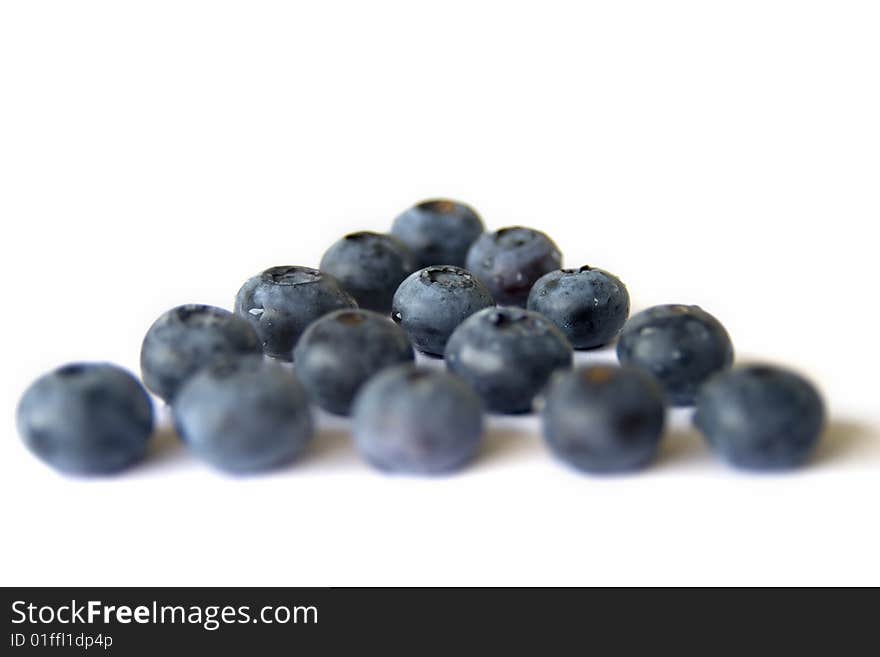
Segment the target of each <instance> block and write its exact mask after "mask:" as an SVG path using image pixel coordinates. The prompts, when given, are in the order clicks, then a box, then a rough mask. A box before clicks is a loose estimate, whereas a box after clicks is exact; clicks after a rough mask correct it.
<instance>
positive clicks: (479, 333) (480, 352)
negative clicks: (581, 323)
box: [444, 307, 572, 413]
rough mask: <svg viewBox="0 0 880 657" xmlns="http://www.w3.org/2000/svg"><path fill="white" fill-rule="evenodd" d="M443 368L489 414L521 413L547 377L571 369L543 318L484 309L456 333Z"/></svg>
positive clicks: (567, 353) (558, 337)
mask: <svg viewBox="0 0 880 657" xmlns="http://www.w3.org/2000/svg"><path fill="white" fill-rule="evenodd" d="M444 357H445V358H446V366H447V367H448V368H449V370H450V371H452V372H453V373H454V374H457V375H458V376H460V377H462V378H463V379H464V380H465V381H467V382H468V383H469V384H470V385H471V386H472V387H473V388H474V390H476V391H477V393H479V395H480V396H481V397H482V398H483V401H484V402H485V404H486V407H487V408H488V409H489V410H492V411H496V412H499V413H524V412H528V411H531V410H532V401H533V400H534V398H535V395H537V394H538V392H540V391H541V389H542V388H543V387H544V385H545V384H546V383H547V381H548V379H549V378H550V375H551V374H552V373H553V372H554V371H556V370H558V369H561V368H567V367H571V363H572V349H571V345H570V344H569V343H568V340H566V339H565V336H564V335H563V334H562V332H561V331H560V330H559V329H558V328H556V326H555V325H554V324H553V323H552V322H551V321H550V320H549V319H547V318H546V317H544V316H543V315H539V314H538V313H534V312H531V311H529V310H524V309H522V308H512V307H499V308H487V309H485V310H481V311H480V312H478V313H476V314H474V315H471V316H470V317H469V318H467V319H466V320H465V321H464V322H462V324H461V325H460V326H459V327H458V328H457V329H455V331H454V332H453V334H452V336H451V337H450V338H449V342H448V343H447V344H446V351H445V353H444Z"/></svg>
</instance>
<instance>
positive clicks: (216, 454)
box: [171, 356, 313, 473]
mask: <svg viewBox="0 0 880 657" xmlns="http://www.w3.org/2000/svg"><path fill="white" fill-rule="evenodd" d="M171 409H172V415H173V417H174V425H175V427H176V428H177V432H178V433H179V434H180V437H181V438H182V440H183V442H184V443H185V444H186V446H187V447H188V448H189V449H190V450H191V451H192V452H193V453H194V454H195V455H196V456H197V457H199V458H200V459H202V460H204V461H206V462H207V463H209V464H210V465H212V466H214V467H215V468H218V469H220V470H223V471H226V472H230V473H252V472H261V471H264V470H271V469H274V468H278V467H280V466H282V465H285V464H287V463H290V462H291V461H293V460H294V459H296V458H297V457H298V456H299V455H300V454H301V453H302V452H303V451H304V450H305V448H306V447H307V445H308V444H309V442H310V441H311V439H312V434H313V423H312V413H311V409H310V408H309V403H308V398H307V396H306V392H305V390H304V389H303V387H302V385H301V384H300V382H299V381H298V380H297V379H296V377H295V376H294V375H293V373H292V372H290V371H289V370H288V369H286V368H285V367H284V366H283V365H281V364H280V363H277V362H274V361H270V360H265V359H264V358H263V357H262V356H242V357H239V358H232V359H229V360H227V361H225V362H223V363H219V364H215V365H213V366H211V367H208V368H206V369H203V370H202V371H200V372H199V373H198V374H196V375H195V376H193V377H192V378H191V379H190V380H189V381H188V382H187V383H186V385H185V386H184V387H183V389H182V390H181V391H180V393H179V394H178V396H177V398H176V399H175V400H174V404H173V405H172V407H171Z"/></svg>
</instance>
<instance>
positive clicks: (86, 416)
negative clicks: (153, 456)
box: [16, 363, 153, 474]
mask: <svg viewBox="0 0 880 657" xmlns="http://www.w3.org/2000/svg"><path fill="white" fill-rule="evenodd" d="M16 421H17V424H18V431H19V433H20V434H21V437H22V439H23V440H24V443H25V445H27V447H28V449H30V450H31V452H33V453H34V454H35V455H36V456H37V457H39V458H40V459H41V460H43V461H45V462H46V463H48V464H49V465H51V466H52V467H53V468H55V469H57V470H60V471H62V472H67V473H71V474H109V473H113V472H117V471H119V470H122V469H124V468H126V467H128V466H130V465H132V464H134V463H135V462H137V461H140V460H141V459H142V458H143V457H144V455H145V453H146V450H147V443H148V441H149V438H150V436H151V435H152V433H153V407H152V404H151V403H150V397H149V395H147V391H146V390H144V388H143V386H141V384H140V382H139V381H138V380H137V379H136V378H135V377H134V376H132V375H131V374H130V373H129V372H127V371H126V370H124V369H122V368H120V367H117V366H116V365H111V364H109V363H73V364H70V365H65V366H64V367H60V368H58V369H57V370H54V371H52V372H49V373H48V374H45V375H43V376H41V377H40V378H39V379H37V380H36V381H35V382H34V383H33V384H31V386H30V387H29V388H28V389H27V390H26V391H25V393H24V395H23V396H22V398H21V401H20V402H19V405H18V410H17V413H16Z"/></svg>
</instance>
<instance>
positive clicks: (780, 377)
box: [694, 365, 825, 470]
mask: <svg viewBox="0 0 880 657" xmlns="http://www.w3.org/2000/svg"><path fill="white" fill-rule="evenodd" d="M696 406H697V409H696V413H695V414H694V424H695V425H696V426H697V428H698V429H699V430H700V431H701V432H702V433H703V435H704V436H705V437H706V440H707V441H708V443H709V444H710V445H711V446H712V448H713V449H714V450H715V451H716V452H717V453H718V454H720V455H721V456H722V458H724V459H725V460H727V461H728V462H730V463H731V464H733V465H735V466H737V467H741V468H747V469H753V470H775V469H784V468H792V467H795V466H798V465H801V464H802V463H804V462H805V461H806V460H807V459H808V458H809V456H810V454H812V452H813V450H814V448H815V446H816V444H817V443H818V441H819V437H820V435H821V433H822V429H823V427H824V424H825V406H824V403H823V402H822V398H821V397H820V396H819V393H818V392H817V391H816V388H815V387H814V386H813V384H811V383H810V382H809V381H807V380H806V379H804V378H803V377H801V376H799V375H798V374H795V373H794V372H790V371H788V370H785V369H781V368H779V367H773V366H768V365H752V366H746V367H737V368H734V369H732V370H729V371H727V372H723V373H721V374H718V375H717V376H714V377H713V378H712V379H710V380H709V382H708V383H706V384H705V385H704V386H703V387H702V388H701V389H700V392H699V395H698V396H697V404H696Z"/></svg>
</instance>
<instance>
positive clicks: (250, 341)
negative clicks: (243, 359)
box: [141, 304, 262, 402]
mask: <svg viewBox="0 0 880 657" xmlns="http://www.w3.org/2000/svg"><path fill="white" fill-rule="evenodd" d="M259 353H262V345H261V344H260V338H259V336H258V335H257V332H256V331H255V330H254V329H253V327H252V326H251V325H250V324H249V323H248V322H247V321H246V320H244V319H242V318H241V317H239V316H237V315H235V314H233V313H231V312H229V311H228V310H224V309H223V308H216V307H214V306H205V305H199V304H189V305H185V306H178V307H176V308H172V309H171V310H169V311H168V312H166V313H163V314H162V315H160V316H159V318H158V319H157V320H156V321H155V322H153V325H152V326H150V329H149V330H148V331H147V335H146V336H145V337H144V341H143V343H142V345H141V376H142V377H143V380H144V384H145V385H146V386H147V388H148V389H149V390H151V391H152V392H153V393H155V394H156V395H158V396H159V397H161V398H162V399H163V400H165V401H166V402H170V401H171V400H172V399H174V395H176V394H177V391H178V390H180V388H181V386H182V385H183V384H184V383H186V381H187V380H188V379H189V377H191V376H192V375H193V374H195V373H196V372H198V371H199V370H200V369H202V368H203V367H205V366H207V365H210V364H211V363H213V362H216V361H217V360H218V359H223V358H228V357H230V356H235V355H241V354H259Z"/></svg>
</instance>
